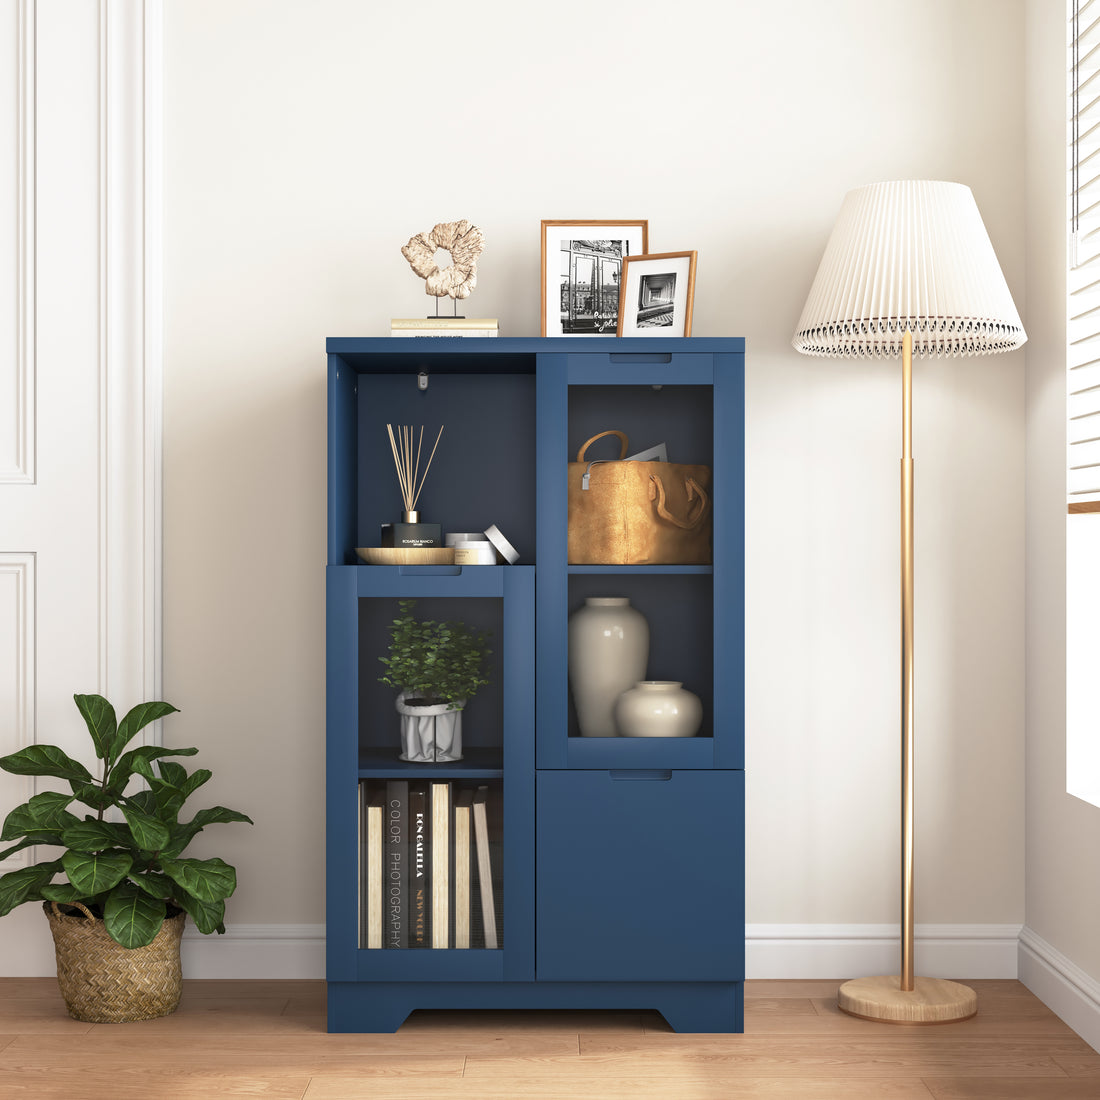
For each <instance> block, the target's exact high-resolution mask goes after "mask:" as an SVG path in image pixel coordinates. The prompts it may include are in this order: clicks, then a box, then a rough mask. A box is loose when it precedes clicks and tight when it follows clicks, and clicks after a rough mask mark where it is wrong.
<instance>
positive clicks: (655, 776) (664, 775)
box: [607, 768, 672, 783]
mask: <svg viewBox="0 0 1100 1100" xmlns="http://www.w3.org/2000/svg"><path fill="white" fill-rule="evenodd" d="M607 774H608V775H610V776H611V778H612V779H613V780H614V781H615V782H616V783H618V782H620V781H622V780H626V779H641V780H648V781H649V782H659V783H661V782H665V781H667V780H669V779H671V778H672V772H671V770H666V769H663V768H612V769H611V771H609V772H608V773H607Z"/></svg>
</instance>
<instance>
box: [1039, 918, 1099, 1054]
mask: <svg viewBox="0 0 1100 1100" xmlns="http://www.w3.org/2000/svg"><path fill="white" fill-rule="evenodd" d="M1019 976H1020V981H1021V982H1023V983H1024V985H1026V986H1027V988H1028V989H1030V990H1031V992H1032V993H1034V994H1035V996H1036V997H1038V998H1039V1000H1041V1001H1042V1002H1043V1003H1044V1004H1045V1005H1046V1006H1047V1007H1048V1008H1049V1009H1050V1010H1051V1011H1052V1012H1054V1013H1056V1014H1057V1015H1058V1016H1059V1017H1061V1019H1062V1020H1064V1021H1065V1023H1067V1024H1068V1025H1069V1026H1070V1027H1071V1028H1073V1030H1074V1031H1076V1032H1077V1034H1078V1035H1080V1036H1081V1038H1082V1039H1084V1040H1085V1042H1086V1043H1088V1044H1089V1045H1090V1046H1091V1047H1092V1048H1093V1049H1094V1050H1098V1051H1100V982H1098V981H1096V979H1095V978H1092V977H1090V976H1089V975H1088V974H1086V973H1085V972H1084V971H1083V970H1082V969H1081V968H1080V967H1079V966H1078V965H1077V964H1076V963H1073V962H1071V961H1070V960H1069V959H1068V958H1066V956H1065V955H1063V954H1062V953H1061V952H1060V951H1058V950H1057V949H1056V948H1054V947H1052V946H1051V945H1050V944H1049V943H1047V941H1046V940H1044V939H1043V937H1042V936H1040V935H1039V934H1038V933H1036V932H1035V931H1033V930H1032V929H1030V928H1028V927H1027V926H1026V925H1025V926H1024V928H1023V930H1022V931H1021V932H1020V959H1019Z"/></svg>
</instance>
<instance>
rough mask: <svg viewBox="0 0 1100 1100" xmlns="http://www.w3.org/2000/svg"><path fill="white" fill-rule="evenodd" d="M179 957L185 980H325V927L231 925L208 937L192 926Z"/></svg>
mask: <svg viewBox="0 0 1100 1100" xmlns="http://www.w3.org/2000/svg"><path fill="white" fill-rule="evenodd" d="M180 958H181V961H182V963H183V976H184V977H185V978H323V977H324V976H325V926H324V925H323V924H231V925H228V926H227V928H226V931H225V934H224V935H222V936H219V935H217V934H216V933H215V934H214V935H212V936H204V935H202V934H201V933H200V932H198V931H196V930H195V926H194V925H193V924H191V923H190V921H189V922H188V924H187V927H186V929H185V931H184V933H183V943H182V944H181V946H180Z"/></svg>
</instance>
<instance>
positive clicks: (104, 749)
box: [73, 695, 117, 760]
mask: <svg viewBox="0 0 1100 1100" xmlns="http://www.w3.org/2000/svg"><path fill="white" fill-rule="evenodd" d="M73 700H74V701H75V702H76V709H77V710H79V711H80V714H81V716H82V717H83V719H84V724H85V725H86V726H87V727H88V732H89V733H90V734H91V735H92V742H93V743H94V745H95V754H96V756H98V757H99V759H100V760H106V759H107V753H108V752H109V751H110V747H111V741H112V740H113V739H114V736H115V729H116V722H117V720H116V718H115V708H114V707H113V706H111V704H110V703H108V702H107V700H106V699H104V698H103V696H102V695H74V696H73Z"/></svg>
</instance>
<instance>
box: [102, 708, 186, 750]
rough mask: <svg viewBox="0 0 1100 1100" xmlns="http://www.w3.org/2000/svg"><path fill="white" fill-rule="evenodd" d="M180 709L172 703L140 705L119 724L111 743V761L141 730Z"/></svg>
mask: <svg viewBox="0 0 1100 1100" xmlns="http://www.w3.org/2000/svg"><path fill="white" fill-rule="evenodd" d="M178 709H179V708H178V707H174V706H172V704H171V703H163V702H155V703H138V705H137V706H136V707H134V708H133V710H131V711H130V712H129V713H128V714H127V715H126V717H125V718H123V719H122V721H121V722H119V724H118V731H117V732H116V733H115V736H114V738H113V739H112V741H111V748H110V752H111V759H112V760H114V759H115V758H116V757H117V756H118V754H119V753H120V752H122V750H123V749H124V748H125V747H126V746H127V745H128V744H129V743H130V741H131V739H132V738H133V737H135V736H136V735H137V734H138V733H139V732H140V731H141V730H143V729H144V728H145V727H146V726H147V725H149V723H150V722H155V721H156V720H157V719H158V718H164V717H165V716H166V715H169V714H172V713H174V712H175V711H176V710H178Z"/></svg>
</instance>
